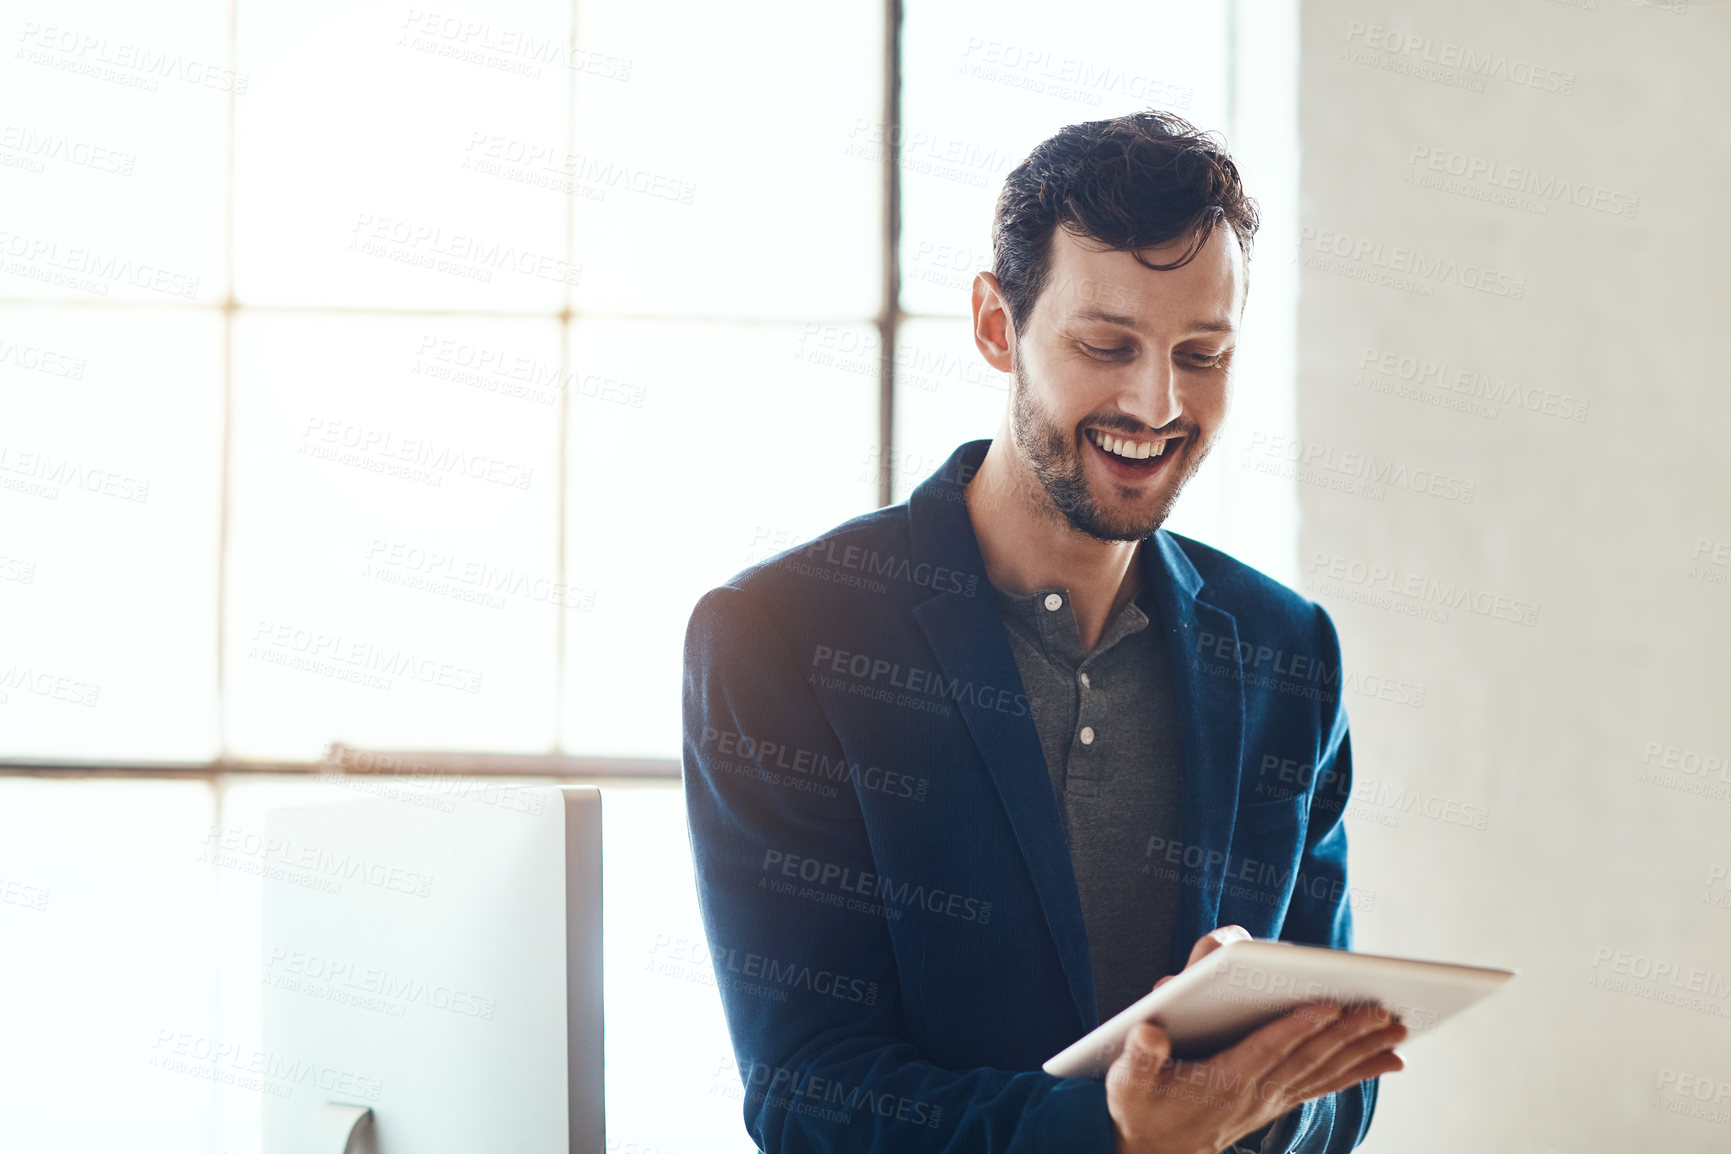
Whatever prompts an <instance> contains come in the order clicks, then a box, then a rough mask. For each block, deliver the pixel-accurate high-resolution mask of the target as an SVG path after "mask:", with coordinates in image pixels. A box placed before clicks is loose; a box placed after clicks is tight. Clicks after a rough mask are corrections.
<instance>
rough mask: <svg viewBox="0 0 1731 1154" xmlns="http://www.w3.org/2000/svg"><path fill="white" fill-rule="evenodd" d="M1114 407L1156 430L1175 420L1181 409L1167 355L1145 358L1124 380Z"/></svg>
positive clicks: (1174, 372)
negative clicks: (1121, 392) (1116, 406)
mask: <svg viewBox="0 0 1731 1154" xmlns="http://www.w3.org/2000/svg"><path fill="white" fill-rule="evenodd" d="M1118 407H1119V408H1120V409H1122V410H1123V411H1124V412H1125V413H1128V414H1129V415H1130V416H1132V417H1135V418H1137V419H1138V420H1141V421H1142V422H1143V423H1145V424H1146V425H1147V426H1148V427H1149V428H1150V429H1158V428H1161V427H1163V426H1165V425H1169V424H1171V423H1172V422H1173V421H1175V420H1177V419H1178V417H1179V416H1180V415H1181V414H1182V413H1183V411H1184V405H1183V401H1182V400H1181V399H1180V398H1179V396H1178V373H1177V372H1176V371H1175V370H1174V368H1173V366H1172V360H1171V358H1170V357H1147V358H1144V359H1143V362H1142V364H1141V365H1139V366H1138V367H1137V371H1136V372H1135V373H1133V374H1131V375H1130V377H1129V379H1128V380H1127V381H1126V382H1125V389H1124V392H1123V394H1121V395H1120V396H1119V398H1118Z"/></svg>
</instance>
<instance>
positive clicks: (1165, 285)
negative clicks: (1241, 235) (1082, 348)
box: [1035, 224, 1244, 331]
mask: <svg viewBox="0 0 1731 1154" xmlns="http://www.w3.org/2000/svg"><path fill="white" fill-rule="evenodd" d="M1191 243H1193V242H1192V238H1190V237H1181V238H1179V239H1178V240H1175V241H1172V242H1171V243H1169V244H1164V245H1159V246H1156V247H1152V248H1145V249H1142V250H1141V254H1142V258H1143V259H1144V260H1147V261H1149V262H1150V263H1152V264H1170V263H1171V262H1172V261H1175V260H1178V259H1179V258H1181V257H1182V256H1183V255H1184V253H1185V251H1186V250H1187V249H1188V248H1189V247H1190V245H1191ZM1243 292H1244V269H1243V259H1242V252H1241V250H1240V248H1239V245H1238V239H1237V237H1236V236H1235V235H1234V234H1233V232H1232V230H1231V227H1230V226H1228V225H1225V224H1221V225H1217V226H1216V227H1215V228H1214V229H1213V230H1212V231H1211V232H1210V233H1209V234H1208V240H1207V242H1206V243H1205V244H1203V246H1202V249H1201V251H1199V252H1198V253H1197V254H1196V256H1195V258H1194V259H1193V260H1191V261H1190V262H1189V263H1188V264H1186V265H1184V266H1183V267H1181V268H1175V269H1170V270H1167V271H1164V272H1162V271H1158V270H1156V269H1151V268H1149V267H1147V265H1144V264H1142V263H1141V261H1138V260H1137V259H1136V257H1135V256H1134V255H1133V254H1131V253H1130V252H1127V251H1124V250H1122V249H1109V248H1106V247H1104V246H1103V245H1102V244H1101V243H1100V242H1099V241H1097V240H1095V239H1093V238H1092V237H1078V236H1076V235H1075V234H1074V233H1072V232H1070V231H1069V230H1068V229H1065V228H1058V229H1055V230H1054V231H1053V233H1052V249H1051V261H1050V265H1049V269H1048V274H1047V278H1046V287H1045V289H1044V290H1042V292H1041V293H1040V299H1039V302H1038V304H1037V306H1036V308H1035V314H1036V316H1038V315H1039V314H1042V313H1043V314H1045V316H1044V317H1043V318H1042V319H1046V320H1050V321H1052V322H1054V323H1062V322H1065V321H1075V320H1079V319H1098V318H1100V317H1102V316H1112V317H1118V318H1121V319H1122V320H1127V321H1132V322H1134V323H1133V324H1132V327H1135V328H1147V329H1148V330H1149V331H1167V330H1189V329H1192V328H1198V327H1202V328H1208V329H1217V328H1219V327H1221V326H1222V325H1229V326H1231V327H1232V328H1234V329H1236V327H1237V322H1238V314H1239V311H1240V308H1241V306H1242V304H1243Z"/></svg>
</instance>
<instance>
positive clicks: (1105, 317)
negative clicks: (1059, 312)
mask: <svg viewBox="0 0 1731 1154" xmlns="http://www.w3.org/2000/svg"><path fill="white" fill-rule="evenodd" d="M1075 319H1076V320H1079V321H1104V322H1105V323H1106V324H1109V325H1121V326H1122V327H1124V328H1127V329H1133V328H1135V327H1136V318H1135V317H1130V316H1125V315H1123V314H1122V313H1109V312H1107V311H1106V310H1105V309H1098V308H1089V309H1083V310H1082V311H1081V312H1079V313H1077V314H1075ZM1190 331H1191V332H1198V333H1235V332H1237V331H1238V326H1237V325H1234V324H1233V323H1232V322H1231V321H1197V322H1196V323H1195V324H1193V325H1191V326H1190Z"/></svg>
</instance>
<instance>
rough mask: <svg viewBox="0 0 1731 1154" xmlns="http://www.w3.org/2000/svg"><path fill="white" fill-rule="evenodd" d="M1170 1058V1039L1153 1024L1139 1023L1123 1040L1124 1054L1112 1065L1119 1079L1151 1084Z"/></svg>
mask: <svg viewBox="0 0 1731 1154" xmlns="http://www.w3.org/2000/svg"><path fill="white" fill-rule="evenodd" d="M1171 1057H1172V1039H1171V1038H1169V1037H1167V1036H1166V1031H1165V1030H1162V1029H1161V1028H1160V1027H1159V1026H1156V1025H1155V1024H1154V1023H1153V1022H1142V1023H1139V1024H1138V1025H1137V1026H1136V1028H1135V1029H1133V1030H1131V1031H1130V1033H1129V1035H1128V1036H1127V1037H1126V1038H1125V1039H1124V1052H1123V1053H1122V1054H1119V1055H1118V1060H1117V1061H1116V1062H1113V1063H1112V1068H1113V1070H1114V1071H1116V1072H1117V1073H1118V1074H1119V1076H1120V1077H1121V1078H1125V1077H1128V1078H1134V1079H1135V1080H1136V1081H1138V1082H1141V1083H1144V1084H1146V1083H1148V1082H1152V1081H1154V1080H1155V1079H1157V1078H1158V1077H1159V1076H1160V1071H1161V1070H1162V1069H1163V1068H1164V1067H1165V1065H1166V1063H1167V1061H1168V1060H1170V1059H1171Z"/></svg>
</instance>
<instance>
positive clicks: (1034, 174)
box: [992, 110, 1257, 329]
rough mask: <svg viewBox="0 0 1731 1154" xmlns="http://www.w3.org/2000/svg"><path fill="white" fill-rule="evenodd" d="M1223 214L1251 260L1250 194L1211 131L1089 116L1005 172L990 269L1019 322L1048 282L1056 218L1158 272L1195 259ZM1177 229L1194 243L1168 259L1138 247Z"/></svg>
mask: <svg viewBox="0 0 1731 1154" xmlns="http://www.w3.org/2000/svg"><path fill="white" fill-rule="evenodd" d="M1221 222H1225V223H1226V224H1228V225H1230V226H1231V228H1232V234H1233V235H1234V236H1236V237H1237V238H1238V244H1239V247H1240V248H1241V249H1242V250H1243V252H1244V259H1245V261H1246V262H1248V261H1249V259H1250V244H1251V241H1252V240H1253V239H1254V238H1255V236H1256V226H1257V214H1256V202H1255V201H1253V200H1251V199H1250V198H1249V197H1248V196H1246V195H1245V194H1244V186H1243V184H1242V183H1241V182H1240V181H1239V179H1238V167H1237V165H1235V164H1233V163H1232V158H1231V157H1230V156H1228V155H1227V153H1226V147H1225V145H1224V144H1223V143H1222V142H1221V141H1220V140H1219V139H1218V138H1217V137H1215V136H1213V135H1212V134H1210V133H1205V132H1202V131H1201V130H1199V129H1198V128H1196V126H1195V125H1193V124H1191V123H1190V122H1189V121H1187V120H1183V119H1181V118H1180V117H1177V116H1174V115H1172V114H1171V113H1170V112H1159V111H1153V110H1150V111H1148V112H1133V113H1130V114H1128V115H1125V116H1118V117H1114V118H1113V119H1111V120H1090V121H1088V122H1087V123H1085V124H1072V125H1070V126H1068V127H1067V128H1064V129H1062V130H1061V131H1060V132H1059V133H1058V134H1057V135H1056V136H1053V137H1052V138H1051V139H1049V140H1046V141H1044V142H1042V143H1041V144H1040V145H1039V146H1037V147H1036V148H1035V149H1034V151H1033V152H1031V153H1029V154H1028V158H1027V159H1026V160H1024V161H1022V163H1021V164H1018V165H1017V166H1016V167H1015V168H1014V169H1013V170H1012V171H1011V172H1010V175H1009V176H1008V177H1006V178H1005V179H1004V189H1003V191H1002V192H1001V193H999V194H998V207H997V211H996V213H995V214H994V215H993V218H992V253H993V257H992V272H993V273H994V274H995V275H996V276H997V278H998V287H999V289H1000V290H1001V291H1002V293H1003V295H1004V300H1005V302H1006V304H1008V306H1009V309H1010V319H1011V321H1012V322H1014V324H1015V325H1016V327H1017V328H1018V329H1019V328H1022V327H1023V325H1024V324H1025V323H1026V321H1027V318H1028V316H1029V315H1030V314H1031V313H1032V312H1033V311H1034V302H1035V301H1036V300H1038V299H1039V297H1040V293H1041V292H1042V291H1043V290H1044V289H1045V287H1046V279H1047V273H1048V272H1049V271H1050V267H1051V252H1052V234H1053V232H1054V231H1055V230H1056V229H1057V228H1058V227H1059V226H1060V225H1061V226H1063V227H1064V228H1065V229H1068V230H1069V231H1070V232H1071V233H1073V234H1075V235H1077V236H1085V237H1091V238H1093V239H1094V240H1097V241H1099V242H1101V243H1103V244H1106V245H1109V246H1110V247H1112V248H1114V249H1118V250H1121V251H1128V252H1130V253H1131V254H1132V255H1134V256H1135V257H1136V259H1137V261H1139V262H1140V263H1141V264H1142V265H1144V266H1145V267H1147V268H1151V269H1155V270H1157V271H1161V272H1164V271H1168V270H1170V269H1175V268H1182V267H1183V266H1184V265H1187V264H1189V263H1190V262H1191V261H1192V260H1194V259H1196V254H1197V253H1198V252H1200V251H1201V250H1202V246H1203V245H1204V244H1206V243H1207V242H1208V237H1209V235H1210V234H1211V233H1212V232H1213V231H1214V229H1215V227H1216V226H1217V225H1219V224H1220V223H1221ZM1180 237H1189V238H1190V245H1189V247H1188V248H1187V249H1186V250H1185V252H1184V254H1183V255H1182V256H1181V257H1179V259H1177V260H1176V261H1173V262H1172V263H1170V264H1152V263H1150V262H1149V261H1147V260H1145V259H1143V257H1142V254H1141V252H1140V251H1139V250H1141V249H1144V248H1150V247H1153V246H1156V245H1162V244H1167V243H1169V242H1171V241H1174V240H1177V239H1178V238H1180Z"/></svg>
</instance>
